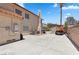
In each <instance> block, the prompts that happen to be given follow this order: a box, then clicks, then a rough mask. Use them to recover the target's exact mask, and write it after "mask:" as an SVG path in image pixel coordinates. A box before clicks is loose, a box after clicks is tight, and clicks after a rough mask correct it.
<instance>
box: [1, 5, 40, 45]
mask: <svg viewBox="0 0 79 59" xmlns="http://www.w3.org/2000/svg"><path fill="white" fill-rule="evenodd" d="M38 24H39V16H37V15H36V14H34V13H32V12H31V11H28V10H27V9H25V8H23V7H21V6H19V5H18V4H15V3H0V44H3V43H6V42H10V41H11V40H15V39H16V40H18V39H20V33H25V32H26V33H31V32H35V31H37V28H38Z"/></svg>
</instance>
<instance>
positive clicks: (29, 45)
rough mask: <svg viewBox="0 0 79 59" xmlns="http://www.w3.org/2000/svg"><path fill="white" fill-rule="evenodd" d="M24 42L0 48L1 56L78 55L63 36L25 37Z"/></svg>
mask: <svg viewBox="0 0 79 59" xmlns="http://www.w3.org/2000/svg"><path fill="white" fill-rule="evenodd" d="M24 38H25V40H21V41H18V42H14V43H11V44H7V45H3V46H0V54H2V55H64V54H66V55H68V54H79V52H78V51H77V49H76V48H75V47H74V46H73V44H72V43H71V42H70V41H69V39H68V38H67V37H66V36H65V35H62V36H61V35H55V34H43V35H25V36H24Z"/></svg>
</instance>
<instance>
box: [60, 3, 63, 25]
mask: <svg viewBox="0 0 79 59" xmlns="http://www.w3.org/2000/svg"><path fill="white" fill-rule="evenodd" d="M62 5H63V4H62V3H60V25H62Z"/></svg>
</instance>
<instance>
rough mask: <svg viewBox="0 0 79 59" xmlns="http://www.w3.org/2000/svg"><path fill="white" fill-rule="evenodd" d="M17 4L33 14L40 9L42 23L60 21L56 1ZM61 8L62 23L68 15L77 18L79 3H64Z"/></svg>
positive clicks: (57, 22) (78, 17)
mask: <svg viewBox="0 0 79 59" xmlns="http://www.w3.org/2000/svg"><path fill="white" fill-rule="evenodd" d="M19 5H21V6H23V7H24V8H26V9H27V10H30V11H31V12H33V13H35V14H38V10H39V9H41V14H42V18H43V19H44V20H43V22H44V23H54V24H59V22H60V7H59V4H58V3H19ZM62 10H63V23H64V21H65V20H66V18H67V17H68V16H73V17H74V18H75V19H76V20H79V4H77V3H64V4H63V8H62Z"/></svg>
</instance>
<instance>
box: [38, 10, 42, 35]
mask: <svg viewBox="0 0 79 59" xmlns="http://www.w3.org/2000/svg"><path fill="white" fill-rule="evenodd" d="M38 16H39V25H38V31H39V33H40V34H42V19H41V11H40V10H39V14H38Z"/></svg>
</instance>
